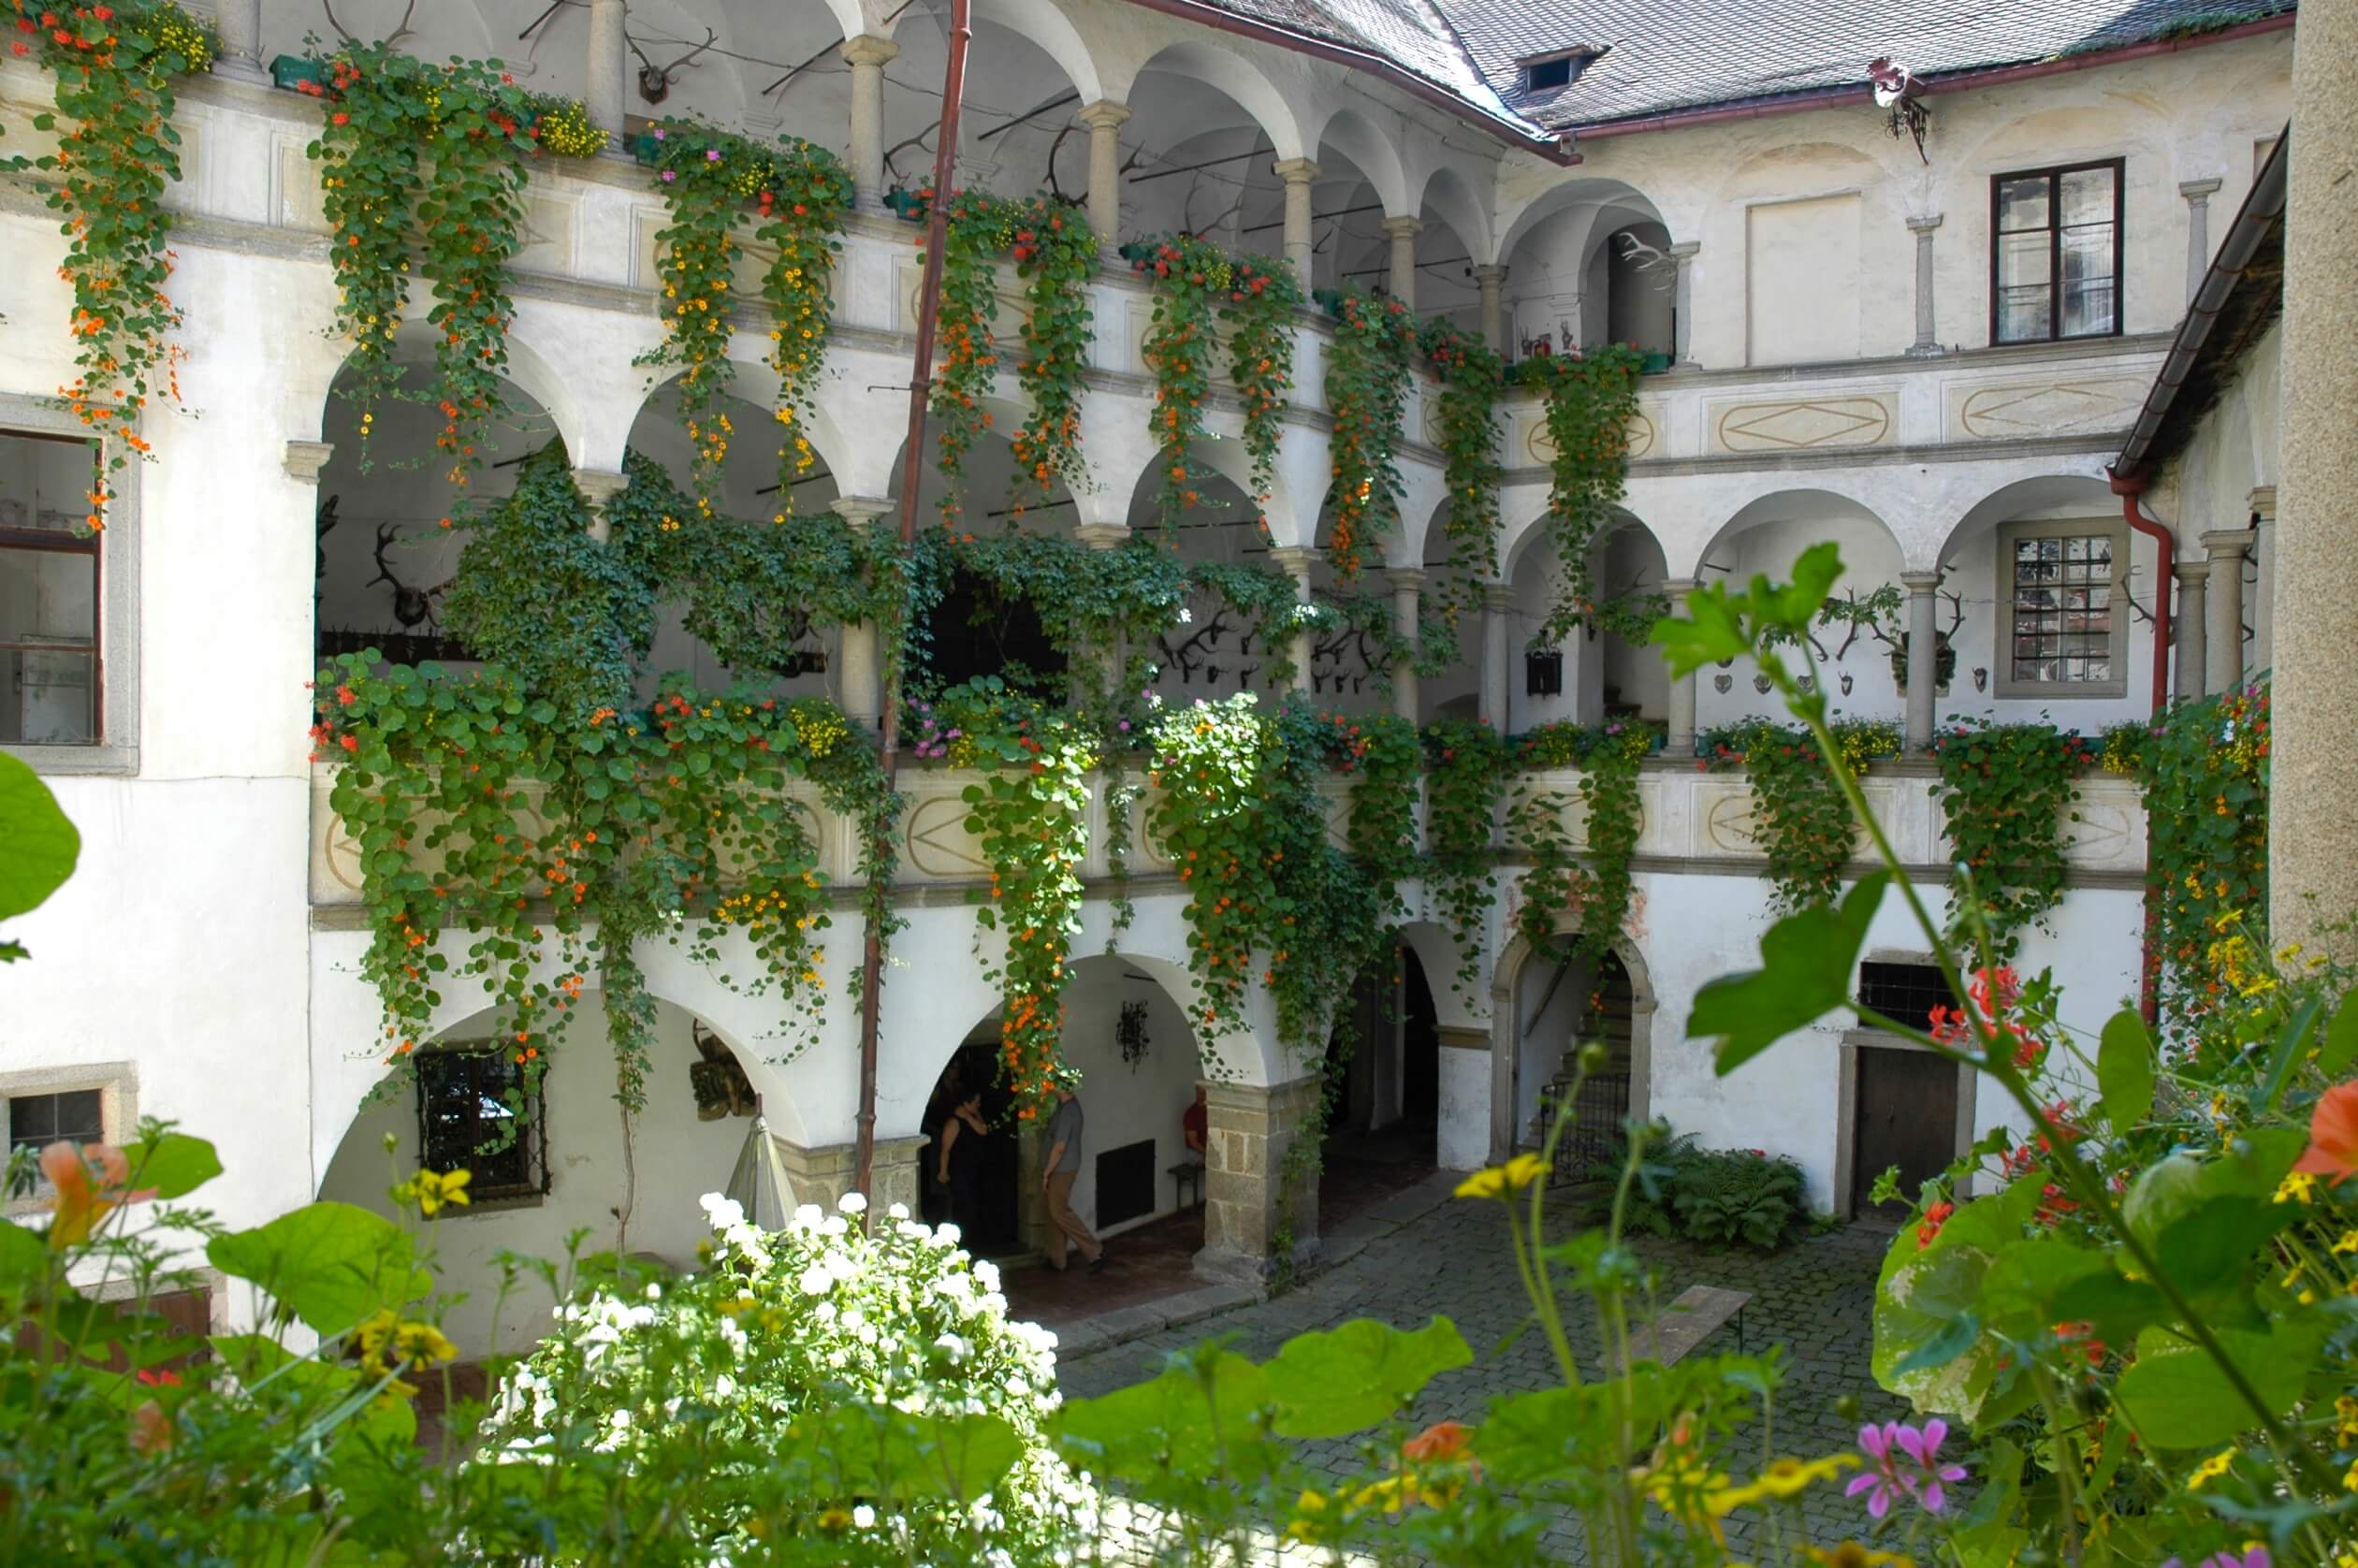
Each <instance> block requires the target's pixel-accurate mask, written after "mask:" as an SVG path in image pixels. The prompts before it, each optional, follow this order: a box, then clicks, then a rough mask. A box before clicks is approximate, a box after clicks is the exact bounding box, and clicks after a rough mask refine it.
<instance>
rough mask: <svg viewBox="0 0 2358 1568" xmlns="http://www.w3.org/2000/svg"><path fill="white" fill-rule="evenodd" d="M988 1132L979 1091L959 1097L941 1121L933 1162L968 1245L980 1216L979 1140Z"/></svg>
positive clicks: (953, 1218) (981, 1173)
mask: <svg viewBox="0 0 2358 1568" xmlns="http://www.w3.org/2000/svg"><path fill="white" fill-rule="evenodd" d="M989 1132H990V1128H989V1127H988V1126H986V1125H984V1124H983V1096H982V1093H981V1091H979V1090H978V1091H976V1092H975V1093H973V1094H970V1095H968V1096H967V1097H966V1098H964V1099H963V1100H960V1101H959V1102H958V1104H957V1105H956V1107H955V1108H953V1110H952V1111H951V1112H950V1119H949V1120H948V1121H946V1122H944V1123H942V1125H941V1153H940V1154H939V1156H937V1158H936V1161H935V1167H934V1177H935V1180H937V1181H939V1183H941V1184H942V1185H943V1186H946V1187H948V1188H949V1189H950V1218H951V1220H952V1222H953V1223H954V1224H955V1225H956V1226H957V1227H958V1234H959V1236H960V1237H961V1238H962V1239H963V1240H964V1241H966V1243H967V1245H968V1247H969V1248H971V1247H972V1246H973V1244H974V1239H975V1226H976V1225H977V1224H978V1223H980V1221H981V1219H982V1209H983V1139H984V1137H986V1136H987V1135H988V1134H989Z"/></svg>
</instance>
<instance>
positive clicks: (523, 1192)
mask: <svg viewBox="0 0 2358 1568" xmlns="http://www.w3.org/2000/svg"><path fill="white" fill-rule="evenodd" d="M542 1071H543V1082H546V1068H545V1067H544V1068H543V1069H542ZM417 1141H418V1148H419V1150H420V1152H421V1153H420V1163H421V1164H423V1165H424V1166H425V1167H426V1169H429V1170H440V1171H449V1170H466V1171H469V1172H471V1173H472V1177H473V1179H472V1180H471V1181H469V1183H467V1192H468V1195H469V1196H470V1197H471V1198H474V1199H476V1200H477V1201H482V1200H487V1199H494V1200H495V1199H499V1198H539V1197H541V1196H542V1195H543V1194H545V1193H546V1192H547V1191H548V1123H547V1118H546V1115H545V1114H544V1113H543V1105H542V1098H541V1093H540V1088H539V1085H538V1084H535V1085H534V1086H533V1087H531V1088H530V1089H527V1088H526V1087H525V1082H524V1068H523V1066H522V1065H521V1064H520V1063H518V1062H517V1061H515V1060H514V1059H512V1058H511V1057H510V1056H509V1055H508V1053H506V1052H504V1051H501V1050H499V1049H497V1048H496V1047H477V1046H454V1047H450V1048H447V1049H444V1050H441V1051H435V1052H429V1053H426V1054H424V1055H422V1056H420V1057H419V1058H418V1062H417Z"/></svg>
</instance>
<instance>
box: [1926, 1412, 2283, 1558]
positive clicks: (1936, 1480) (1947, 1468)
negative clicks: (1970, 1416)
mask: <svg viewBox="0 0 2358 1568" xmlns="http://www.w3.org/2000/svg"><path fill="white" fill-rule="evenodd" d="M1946 1436H1948V1423H1947V1422H1946V1421H1943V1420H1942V1419H1941V1418H1940V1417H1939V1416H1934V1417H1932V1419H1930V1420H1929V1421H1927V1422H1925V1423H1924V1430H1921V1431H1918V1430H1916V1429H1915V1428H1914V1427H1901V1428H1900V1431H1899V1442H1900V1448H1901V1449H1902V1450H1904V1451H1905V1452H1906V1454H1907V1456H1908V1458H1910V1459H1914V1460H1915V1462H1916V1466H1917V1468H1918V1469H1919V1470H1921V1471H1922V1472H1923V1474H1921V1475H1919V1476H1917V1477H1916V1488H1917V1495H1918V1496H1919V1497H1920V1498H1922V1499H1923V1502H1924V1507H1925V1511H1926V1512H1927V1513H1931V1514H1937V1513H1939V1512H1940V1511H1941V1503H1942V1501H1943V1499H1942V1493H1941V1488H1942V1485H1943V1483H1944V1482H1956V1481H1962V1480H1963V1479H1965V1467H1964V1466H1963V1465H1961V1464H1943V1463H1942V1462H1941V1440H1942V1439H1943V1438H1944V1437H1946ZM2253 1568H2267V1564H2266V1563H2264V1562H2263V1563H2257V1564H2254V1565H2253Z"/></svg>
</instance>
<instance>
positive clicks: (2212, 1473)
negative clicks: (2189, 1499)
mask: <svg viewBox="0 0 2358 1568" xmlns="http://www.w3.org/2000/svg"><path fill="white" fill-rule="evenodd" d="M2234 1462H2235V1450H2234V1449H2233V1448H2221V1449H2220V1451H2219V1452H2218V1453H2216V1454H2213V1455H2212V1456H2211V1457H2210V1458H2209V1459H2205V1460H2204V1461H2203V1462H2202V1463H2200V1464H2198V1465H2196V1466H2195V1467H2194V1474H2191V1475H2189V1476H2188V1477H2187V1478H2186V1489H2187V1490H2188V1491H2191V1492H2198V1491H2201V1490H2202V1489H2203V1488H2204V1487H2205V1486H2207V1485H2208V1484H2210V1483H2211V1482H2213V1481H2216V1480H2218V1479H2219V1478H2220V1476H2221V1475H2224V1474H2227V1471H2228V1468H2229V1467H2230V1466H2232V1465H2233V1464H2234Z"/></svg>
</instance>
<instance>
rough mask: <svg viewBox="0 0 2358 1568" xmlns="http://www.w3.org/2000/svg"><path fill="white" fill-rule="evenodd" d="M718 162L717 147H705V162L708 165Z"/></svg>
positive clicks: (718, 150) (719, 154) (718, 152)
mask: <svg viewBox="0 0 2358 1568" xmlns="http://www.w3.org/2000/svg"><path fill="white" fill-rule="evenodd" d="M720 161H721V149H719V148H718V147H707V148H706V149H705V162H706V163H708V164H717V163H719V162H720Z"/></svg>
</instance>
